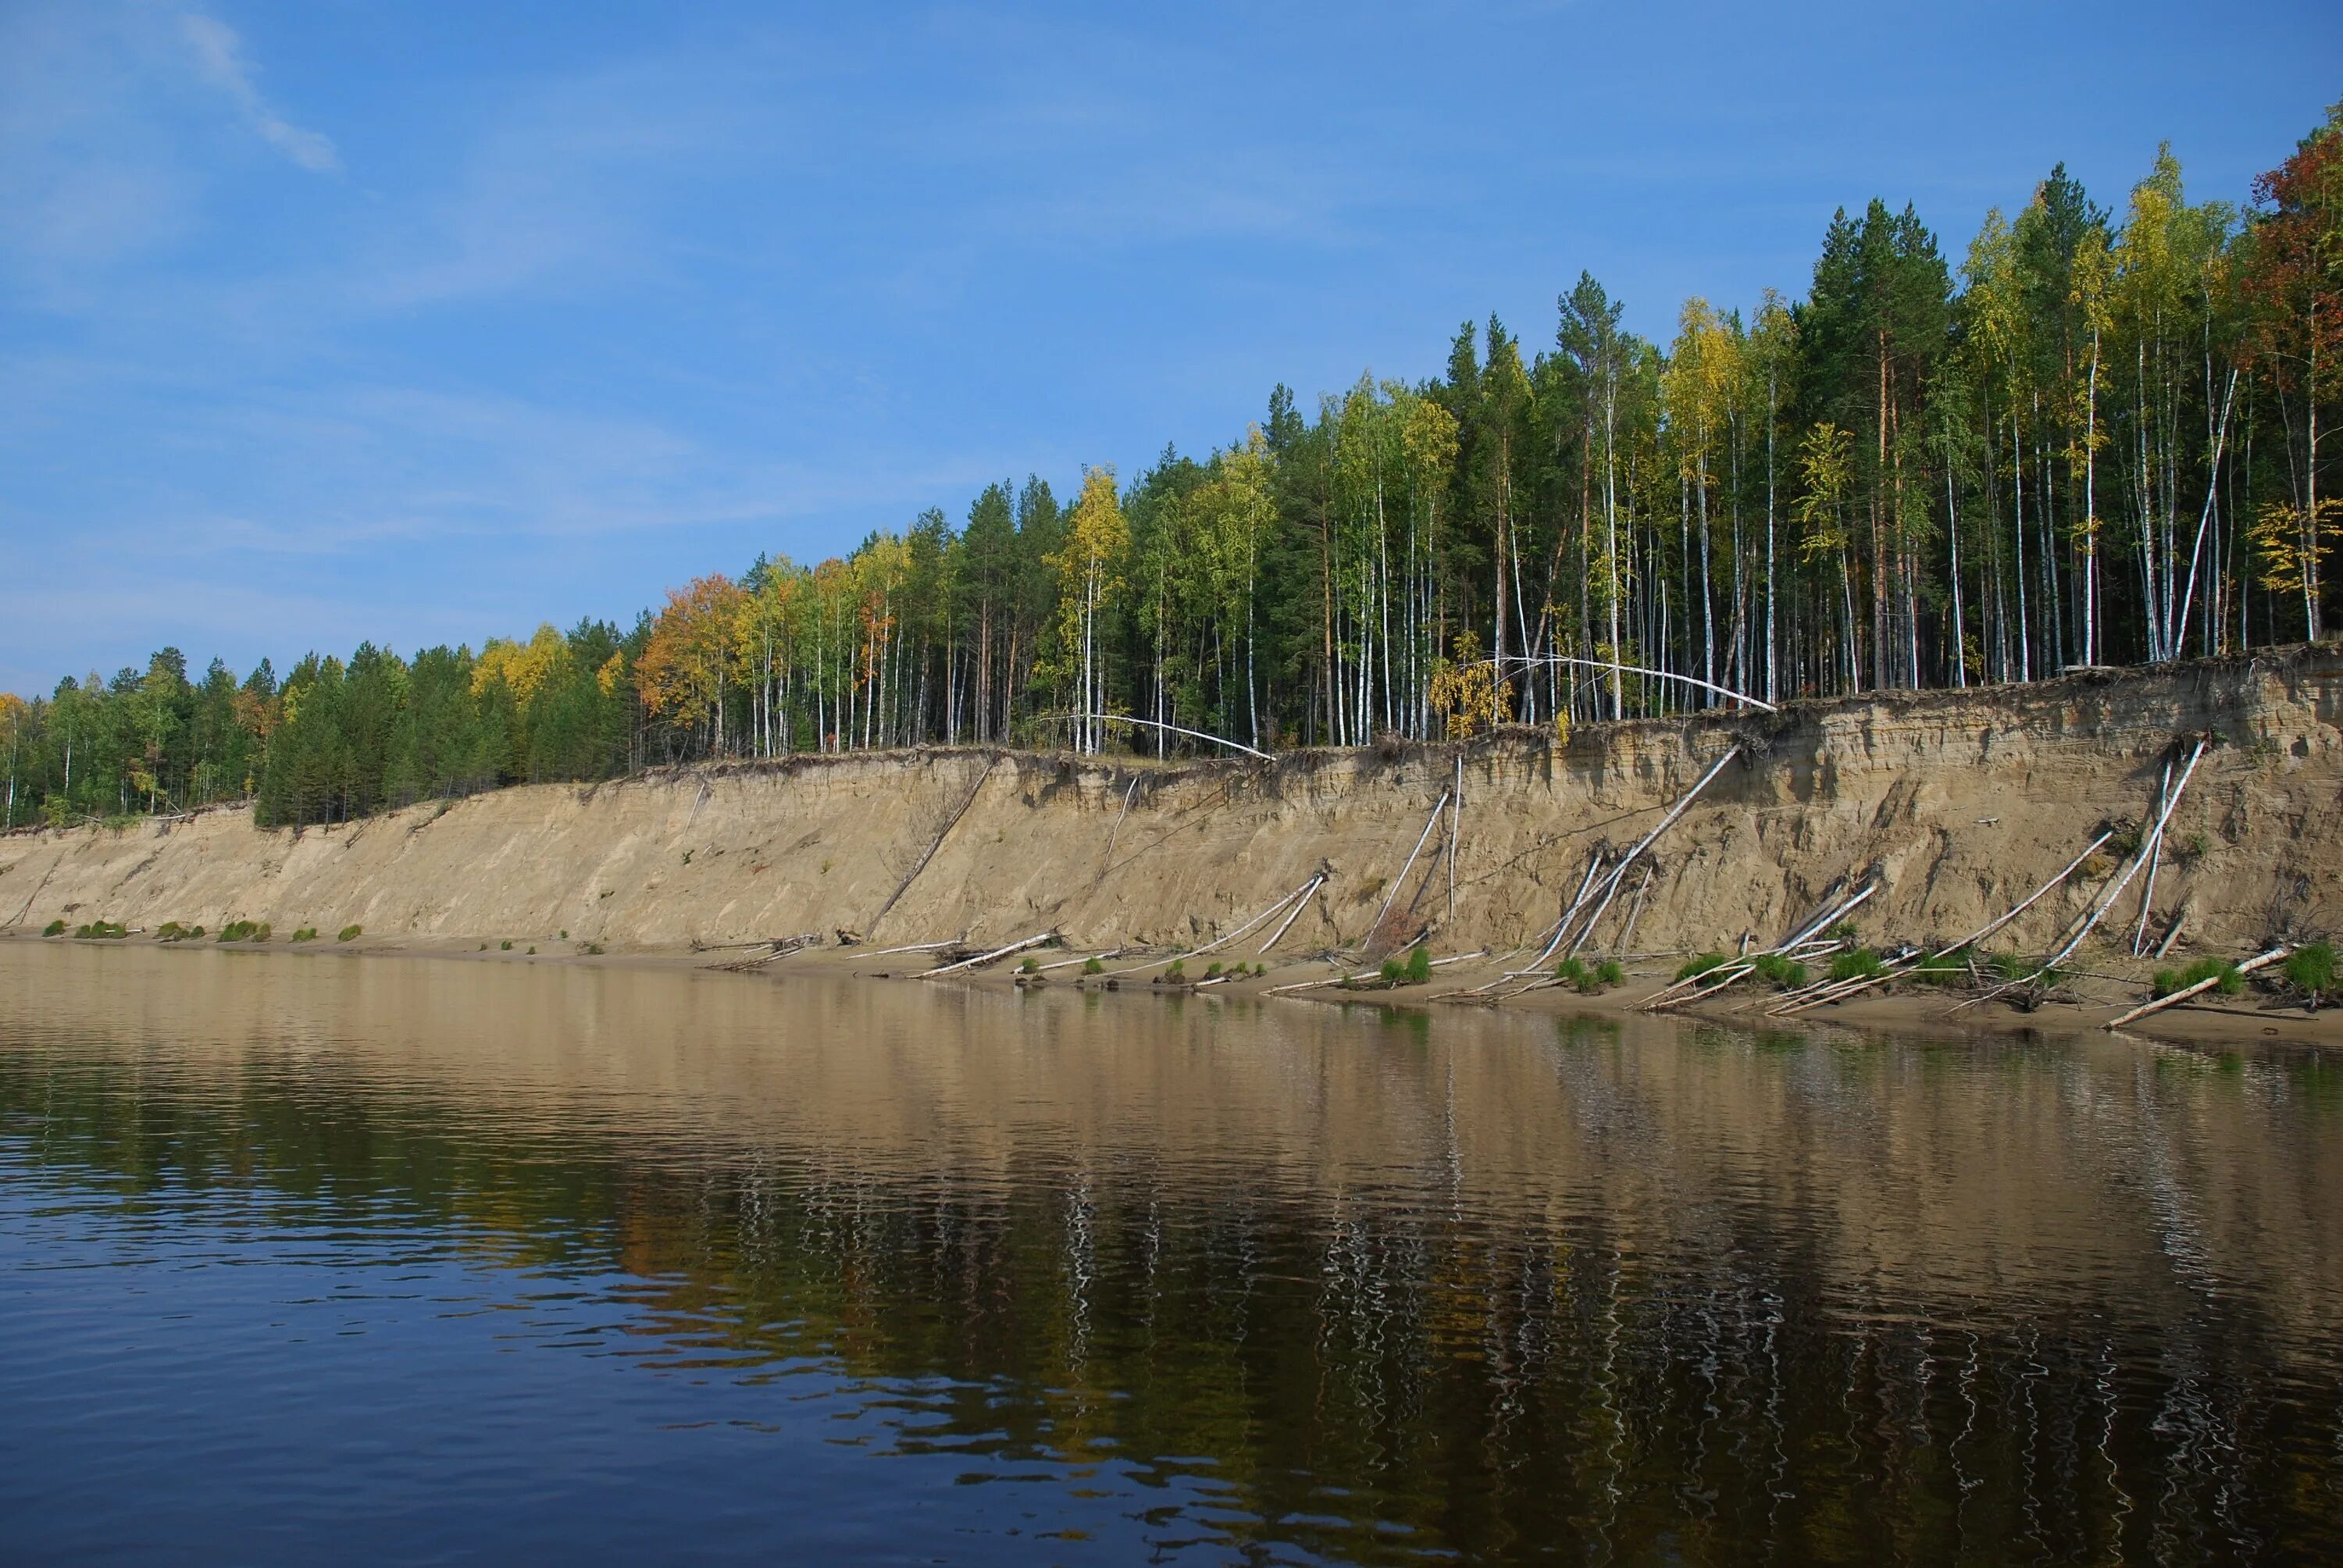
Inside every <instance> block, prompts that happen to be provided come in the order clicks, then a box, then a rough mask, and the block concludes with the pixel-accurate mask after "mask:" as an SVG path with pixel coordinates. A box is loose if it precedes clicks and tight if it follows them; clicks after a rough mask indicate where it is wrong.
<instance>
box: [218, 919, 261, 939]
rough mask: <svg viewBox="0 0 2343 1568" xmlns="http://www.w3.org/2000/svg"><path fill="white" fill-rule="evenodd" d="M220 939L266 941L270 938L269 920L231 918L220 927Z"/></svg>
mask: <svg viewBox="0 0 2343 1568" xmlns="http://www.w3.org/2000/svg"><path fill="white" fill-rule="evenodd" d="M219 940H221V941H224V942H265V941H266V940H268V922H267V921H266V920H230V921H229V922H228V923H227V924H226V925H224V926H222V927H221V928H220V930H219Z"/></svg>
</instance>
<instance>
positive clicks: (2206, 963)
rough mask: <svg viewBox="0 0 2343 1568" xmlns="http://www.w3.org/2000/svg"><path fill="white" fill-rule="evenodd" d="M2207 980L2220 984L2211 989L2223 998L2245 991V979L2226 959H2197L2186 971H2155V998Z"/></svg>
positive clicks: (2234, 965)
mask: <svg viewBox="0 0 2343 1568" xmlns="http://www.w3.org/2000/svg"><path fill="white" fill-rule="evenodd" d="M2206 980H2219V981H2220V982H2221V983H2220V984H2218V985H2217V986H2215V987H2214V988H2213V989H2214V990H2217V991H2219V992H2220V993H2221V994H2222V995H2223V996H2235V995H2237V993H2238V992H2239V991H2241V990H2245V989H2246V977H2245V976H2243V975H2241V974H2239V973H2238V972H2237V965H2236V964H2234V963H2232V962H2230V961H2229V960H2227V959H2198V960H2197V961H2196V962H2195V963H2193V964H2190V965H2189V966H2188V967H2187V968H2186V969H2177V970H2157V971H2156V985H2155V991H2156V994H2157V996H2170V995H2171V994H2172V993H2173V992H2174V991H2177V990H2187V989H2188V988H2189V987H2190V986H2193V985H2197V984H2201V983H2202V982H2204V981H2206Z"/></svg>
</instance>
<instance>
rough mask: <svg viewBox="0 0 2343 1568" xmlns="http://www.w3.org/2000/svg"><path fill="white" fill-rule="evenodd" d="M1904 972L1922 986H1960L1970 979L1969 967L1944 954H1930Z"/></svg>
mask: <svg viewBox="0 0 2343 1568" xmlns="http://www.w3.org/2000/svg"><path fill="white" fill-rule="evenodd" d="M1904 972H1905V974H1906V976H1908V977H1909V978H1911V979H1913V980H1918V981H1919V982H1920V983H1921V984H1922V985H1958V984H1959V983H1960V982H1961V981H1963V980H1966V979H1968V978H1969V968H1968V965H1966V964H1965V963H1962V962H1961V961H1960V960H1957V959H1952V958H1947V957H1946V956H1945V955H1944V954H1942V953H1930V954H1929V955H1928V956H1927V957H1926V958H1924V959H1922V960H1919V961H1918V962H1917V963H1915V964H1914V965H1913V966H1912V967H1911V968H1910V969H1908V970H1905V971H1904Z"/></svg>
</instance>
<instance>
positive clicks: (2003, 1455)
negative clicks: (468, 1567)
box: [0, 943, 2343, 1562]
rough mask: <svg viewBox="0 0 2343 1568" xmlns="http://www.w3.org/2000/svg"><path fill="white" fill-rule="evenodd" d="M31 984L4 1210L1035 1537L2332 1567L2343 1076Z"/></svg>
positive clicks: (1944, 1052)
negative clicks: (836, 1381)
mask: <svg viewBox="0 0 2343 1568" xmlns="http://www.w3.org/2000/svg"><path fill="white" fill-rule="evenodd" d="M0 982H5V990H0V996H5V1000H0V1168H5V1170H6V1171H7V1172H8V1173H9V1179H10V1180H11V1181H30V1182H33V1183H35V1184H38V1185H41V1186H42V1187H44V1188H45V1190H50V1191H58V1192H63V1193H67V1194H71V1195H75V1196H77V1197H79V1198H84V1199H86V1198H88V1197H91V1196H93V1195H95V1196H97V1197H100V1198H103V1199H105V1200H106V1201H111V1202H115V1203H118V1204H120V1205H124V1206H145V1207H146V1208H147V1209H148V1210H150V1211H151V1210H154V1209H156V1208H157V1207H159V1208H161V1209H163V1210H168V1209H169V1208H170V1207H171V1206H173V1205H174V1204H179V1203H189V1202H192V1201H193V1198H194V1196H195V1195H200V1194H206V1193H217V1192H220V1191H239V1192H247V1193H250V1194H252V1195H253V1196H254V1198H255V1200H256V1202H257V1203H258V1205H259V1207H260V1209H261V1211H263V1212H264V1213H265V1212H266V1211H269V1210H270V1208H271V1206H272V1205H275V1206H279V1207H281V1209H282V1211H284V1212H286V1213H287V1214H288V1215H289V1214H292V1213H295V1212H297V1213H299V1214H300V1215H301V1216H303V1222H305V1223H307V1222H308V1221H311V1220H313V1219H314V1217H315V1214H316V1211H317V1209H318V1208H319V1207H321V1206H322V1207H323V1208H324V1209H325V1210H326V1211H329V1212H333V1213H337V1214H340V1215H342V1216H344V1217H345V1218H346V1220H347V1222H348V1223H349V1224H351V1225H357V1224H360V1223H362V1222H367V1219H368V1217H369V1216H373V1217H377V1218H378V1217H379V1216H380V1215H381V1214H382V1213H384V1212H385V1211H392V1212H395V1213H396V1214H397V1216H399V1224H400V1226H401V1228H402V1229H403V1230H404V1231H407V1232H412V1231H416V1230H417V1229H422V1230H427V1231H431V1232H433V1233H435V1234H439V1235H442V1236H445V1237H447V1238H449V1239H451V1240H455V1241H458V1243H459V1244H460V1246H461V1248H462V1249H463V1250H464V1251H465V1252H466V1254H467V1256H468V1257H470V1258H471V1259H473V1260H474V1261H477V1263H478V1264H479V1265H480V1266H483V1267H487V1268H491V1269H496V1270H503V1271H511V1273H512V1276H513V1278H514V1279H515V1281H516V1282H517V1283H516V1284H515V1286H514V1289H515V1291H516V1292H519V1290H520V1289H521V1287H520V1285H519V1284H518V1281H519V1280H521V1279H522V1278H523V1277H526V1278H528V1279H529V1280H531V1281H542V1279H543V1278H545V1277H546V1276H547V1275H548V1273H549V1274H551V1275H553V1276H555V1277H557V1278H570V1279H574V1280H575V1281H577V1282H580V1285H581V1288H588V1289H591V1290H593V1291H596V1292H600V1295H601V1298H602V1299H604V1300H606V1301H607V1303H608V1305H609V1307H610V1308H611V1309H612V1311H613V1312H616V1313H617V1314H618V1315H619V1317H620V1318H621V1320H622V1323H623V1329H624V1332H625V1333H626V1334H627V1335H628V1336H630V1337H631V1340H632V1342H634V1343H636V1344H637V1345H639V1347H641V1348H642V1349H643V1350H644V1352H645V1354H644V1356H643V1360H644V1361H645V1362H647V1363H648V1364H647V1366H646V1368H645V1372H646V1374H647V1375H648V1374H649V1373H650V1372H679V1371H681V1372H689V1374H690V1375H692V1376H694V1377H698V1378H701V1379H706V1380H710V1381H712V1382H717V1383H721V1384H724V1385H726V1386H728V1387H733V1388H739V1387H741V1386H747V1387H749V1388H752V1389H756V1388H765V1389H769V1398H768V1399H765V1400H763V1402H761V1403H759V1401H758V1398H757V1397H756V1396H753V1395H752V1396H750V1398H749V1409H751V1410H753V1411H755V1412H756V1419H758V1420H760V1421H763V1422H769V1423H770V1424H771V1425H772V1426H773V1427H774V1428H775V1429H776V1430H779V1429H784V1428H786V1427H787V1426H788V1424H789V1422H791V1421H792V1420H793V1419H796V1417H795V1416H794V1415H793V1412H792V1407H791V1402H790V1395H789V1392H788V1386H789V1378H790V1377H791V1376H792V1375H794V1374H795V1373H797V1372H801V1371H803V1370H804V1369H807V1368H813V1369H826V1370H827V1371H829V1372H832V1373H835V1374H837V1375H841V1376H843V1377H845V1378H847V1379H849V1380H850V1382H852V1384H853V1386H855V1387H857V1388H860V1389H861V1390H862V1391H863V1392H862V1393H861V1395H860V1397H861V1398H862V1399H864V1400H865V1401H866V1402H868V1403H870V1404H872V1405H886V1404H889V1403H890V1402H894V1403H897V1404H900V1408H901V1411H902V1414H901V1416H900V1419H897V1420H892V1421H891V1422H890V1426H889V1439H888V1442H886V1443H885V1444H884V1445H883V1447H884V1452H886V1453H887V1454H889V1455H892V1456H897V1458H898V1459H900V1456H907V1455H919V1454H938V1453H941V1454H948V1455H950V1456H951V1462H952V1463H953V1464H954V1466H955V1467H956V1472H957V1473H959V1474H960V1478H961V1479H963V1480H966V1481H969V1482H970V1483H976V1484H978V1485H979V1487H981V1486H982V1485H983V1484H984V1483H987V1482H988V1481H989V1480H990V1479H993V1478H1000V1477H1006V1476H1009V1475H1012V1474H1013V1475H1015V1476H1017V1477H1019V1478H1021V1483H1022V1484H1023V1485H1024V1487H1025V1490H1024V1492H1023V1493H1021V1495H1020V1498H1019V1501H1020V1503H1021V1506H1022V1507H1023V1508H1025V1509H1028V1510H1031V1511H1034V1512H1035V1513H1036V1514H1037V1516H1038V1520H1037V1524H1036V1527H1035V1528H1036V1530H1037V1531H1040V1530H1041V1529H1043V1528H1045V1527H1046V1525H1047V1523H1048V1522H1049V1521H1050V1520H1051V1519H1052V1518H1053V1517H1056V1516H1057V1515H1058V1514H1059V1513H1064V1512H1067V1511H1070V1510H1071V1509H1073V1508H1074V1506H1075V1504H1074V1503H1073V1502H1071V1500H1073V1499H1092V1498H1096V1497H1101V1496H1110V1495H1111V1497H1113V1498H1115V1499H1119V1501H1116V1502H1115V1503H1114V1504H1113V1508H1114V1512H1115V1513H1116V1514H1117V1515H1118V1516H1119V1517H1121V1518H1122V1519H1124V1520H1126V1521H1128V1522H1129V1523H1130V1527H1131V1529H1132V1530H1134V1531H1136V1532H1138V1533H1140V1535H1141V1536H1143V1537H1144V1538H1145V1539H1148V1540H1150V1541H1153V1542H1155V1543H1158V1544H1165V1543H1168V1544H1170V1545H1172V1546H1177V1545H1180V1544H1182V1543H1191V1544H1198V1545H1202V1546H1205V1547H1209V1548H1211V1549H1212V1550H1213V1551H1216V1552H1219V1551H1225V1549H1226V1547H1227V1546H1228V1545H1229V1544H1231V1543H1262V1545H1263V1546H1264V1549H1265V1552H1266V1554H1267V1555H1270V1556H1272V1557H1278V1556H1290V1555H1301V1554H1319V1553H1322V1554H1326V1555H1330V1556H1336V1557H1347V1558H1354V1559H1360V1558H1363V1559H1369V1560H1379V1559H1391V1560H1398V1559H1401V1558H1412V1557H1413V1556H1416V1555H1420V1554H1421V1553H1423V1552H1425V1551H1427V1550H1439V1549H1443V1548H1448V1549H1456V1550H1461V1551H1463V1552H1464V1553H1468V1554H1474V1555H1484V1556H1495V1557H1511V1556H1522V1555H1532V1554H1536V1553H1541V1552H1547V1551H1551V1552H1554V1553H1557V1554H1559V1555H1561V1556H1563V1557H1564V1558H1567V1559H1573V1560H1579V1559H1584V1560H1612V1559H1640V1558H1644V1557H1647V1556H1653V1555H1662V1556H1666V1555H1677V1554H1681V1555H1683V1556H1685V1557H1689V1558H1691V1559H1694V1560H1698V1561H1711V1562H1740V1561H1752V1560H1762V1559H1764V1558H1766V1557H1769V1556H1770V1557H1773V1558H1775V1559H1777V1560H1780V1561H1785V1562H1788V1561H1805V1560H1815V1559H1830V1560H1840V1561H1868V1560H1875V1559H1877V1558H1879V1557H1880V1556H1882V1555H1893V1556H1896V1557H1900V1558H1904V1559H1906V1560H1915V1561H1938V1560H1953V1559H1975V1560H1980V1561H1984V1560H1993V1561H2001V1560H2009V1559H2013V1558H2015V1559H2024V1558H2032V1557H2044V1558H2058V1559H2066V1558H2081V1557H2104V1556H2114V1555H2121V1556H2124V1557H2127V1558H2131V1559H2138V1560H2149V1561H2156V1560H2164V1561H2194V1560H2205V1559H2212V1560H2219V1559H2227V1558H2234V1557H2238V1556H2249V1557H2263V1556H2271V1555H2278V1556H2289V1555H2302V1556H2309V1557H2319V1556H2328V1557H2332V1556H2334V1555H2336V1554H2338V1553H2343V1531H2338V1524H2337V1523H2336V1522H2337V1520H2338V1517H2343V1458H2338V1443H2343V1414H2338V1402H2339V1401H2343V1395H2338V1390H2343V1375H2338V1374H2343V1338H2338V1330H2337V1328H2336V1326H2335V1322H2334V1316H2333V1312H2332V1303H2333V1302H2335V1301H2337V1300H2338V1285H2343V1277H2338V1276H2339V1275H2343V1249H2338V1245H2337V1242H2338V1239H2343V1220H2338V1214H2343V1136H2338V1133H2343V1076H2338V1073H2337V1072H2336V1071H2335V1070H2333V1069H2332V1068H2329V1067H2327V1066H2324V1065H2323V1064H2321V1063H2320V1062H2319V1061H2318V1060H2312V1059H2304V1058H2290V1059H2283V1060H2281V1059H2276V1058H2273V1059H2270V1060H2239V1059H2230V1060H2212V1059H2205V1058H2198V1057H2194V1056H2188V1055H2183V1054H2179V1053H2174V1052H2160V1051H2156V1050H2150V1049H2148V1048H2145V1047H2141V1046H2138V1045H2136V1044H2130V1043H2120V1042H2113V1041H2107V1040H2078V1041H2071V1042H2049V1043H2031V1042H2028V1043H2012V1042H2006V1041H2001V1042H1996V1041H1977V1040H1957V1041H1946V1042H1940V1043H1927V1042H1922V1041H1910V1040H1906V1041H1889V1042H1882V1041H1874V1040H1855V1039H1853V1038H1852V1037H1848V1038H1835V1037H1832V1036H1829V1035H1815V1036H1804V1035H1800V1036H1773V1035H1752V1034H1740V1033H1733V1032H1727V1031H1721V1030H1702V1029H1692V1028H1685V1027H1681V1026H1678V1025H1676V1024H1674V1023H1669V1022H1663V1021H1652V1022H1648V1023H1646V1022H1638V1023H1635V1024H1633V1025H1630V1026H1624V1027H1619V1026H1610V1025H1600V1024H1589V1023H1568V1022H1564V1023H1560V1024H1556V1023H1553V1022H1547V1021H1539V1020H1525V1019H1521V1018H1488V1017H1482V1016H1479V1015H1473V1014H1462V1013H1460V1014H1454V1015H1451V1014H1445V1013H1443V1014H1441V1015H1438V1016H1436V1017H1435V1018H1433V1019H1431V1020H1425V1019H1423V1018H1420V1017H1409V1016H1402V1015H1394V1014H1383V1013H1379V1012H1374V1011H1371V1010H1334V1009H1328V1008H1319V1007H1310V1006H1277V1005H1273V1004H1272V1005H1270V1006H1266V1007H1255V1006H1250V1005H1226V1006H1220V1005H1213V1004H1212V1003H1211V1002H1209V1001H1208V1000H1199V999H1191V1000H1187V1001H1185V1002H1181V1001H1177V1000H1158V999H1154V998H1150V997H1143V996H1142V997H1134V996H1119V997H1111V998H1100V997H1083V996H1079V995H1076V994H1073V993H1071V992H1069V991H1065V990H1056V991H1049V992H1043V993H1039V994H1034V995H1031V996H1011V995H1000V994H992V993H974V992H963V991H957V990H949V989H945V988H941V987H923V986H912V985H906V984H880V983H873V982H859V983H858V982H852V981H846V980H823V979H819V978H812V977H807V978H798V979H791V978H787V977H786V976H785V977H784V978H781V979H779V980H778V981H777V982H773V983H767V982H764V981H761V980H746V979H742V978H739V977H733V976H710V975H696V974H685V973H674V972H663V971H649V970H618V969H572V968H533V967H532V968H524V967H520V966H516V965H508V964H488V963H458V962H444V961H425V960H415V961H407V960H355V961H346V960H337V959H334V958H331V957H327V956H322V955H321V956H318V957H316V958H307V957H305V958H301V959H294V958H290V957H287V956H284V955H270V956H266V957H258V956H249V955H237V954H229V953H219V952H157V951H143V950H108V951H92V950H87V949H65V950H60V949H57V948H55V947H54V946H50V947H44V948H37V949H36V948H34V947H32V946H31V945H30V944H25V943H11V944H0ZM614 1281H615V1282H614ZM0 1337H5V1336H0ZM287 1358H288V1362H295V1361H296V1359H297V1352H295V1351H293V1350H290V1349H288V1351H287ZM383 1375H384V1376H385V1377H392V1376H396V1375H397V1368H395V1367H390V1366H386V1367H385V1369H384V1372H383ZM5 1377H6V1374H0V1396H4V1395H5ZM726 1408H727V1411H728V1412H734V1413H737V1412H738V1411H739V1409H740V1404H739V1401H737V1400H736V1401H733V1402H731V1403H729V1404H728V1406H727V1407H726ZM890 1462H897V1460H890V1459H882V1458H880V1457H877V1456H876V1455H875V1453H874V1454H873V1455H872V1456H871V1457H870V1458H869V1459H868V1461H867V1462H866V1463H864V1464H863V1466H862V1468H861V1470H860V1472H859V1473H858V1474H859V1475H860V1486H861V1487H863V1488H865V1489H867V1490H868V1491H869V1492H870V1493H871V1494H872V1495H874V1496H883V1494H884V1490H885V1488H886V1487H887V1486H888V1485H889V1483H890V1482H889V1475H890V1471H889V1466H890ZM1204 1470H1208V1471H1209V1473H1210V1474H1211V1475H1212V1477H1213V1478H1214V1488H1215V1489H1214V1490H1213V1492H1212V1494H1211V1501H1210V1504H1209V1506H1207V1505H1206V1504H1205V1503H1201V1502H1200V1501H1199V1500H1198V1498H1197V1497H1196V1496H1195V1495H1194V1494H1192V1493H1188V1492H1183V1491H1182V1490H1180V1489H1178V1488H1176V1487H1173V1486H1172V1485H1171V1484H1170V1483H1171V1482H1172V1479H1173V1478H1176V1477H1180V1476H1188V1475H1193V1474H1196V1473H1200V1471H1204ZM1068 1517H1071V1513H1068ZM769 1538H770V1540H772V1541H774V1542H786V1541H787V1540H788V1539H789V1530H788V1525H787V1523H786V1522H784V1521H780V1520H775V1521H773V1522H772V1532H771V1534H770V1537H769ZM1064 1550H1065V1552H1066V1553H1074V1552H1075V1550H1076V1548H1075V1547H1074V1545H1072V1544H1068V1545H1066V1547H1065V1549H1064Z"/></svg>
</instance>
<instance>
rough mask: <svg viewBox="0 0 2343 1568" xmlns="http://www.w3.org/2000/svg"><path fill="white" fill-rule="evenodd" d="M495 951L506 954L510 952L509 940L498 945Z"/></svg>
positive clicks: (510, 944)
mask: <svg viewBox="0 0 2343 1568" xmlns="http://www.w3.org/2000/svg"><path fill="white" fill-rule="evenodd" d="M497 950H498V952H500V953H508V952H510V951H512V943H511V941H510V940H506V941H504V942H501V943H498V947H497Z"/></svg>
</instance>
